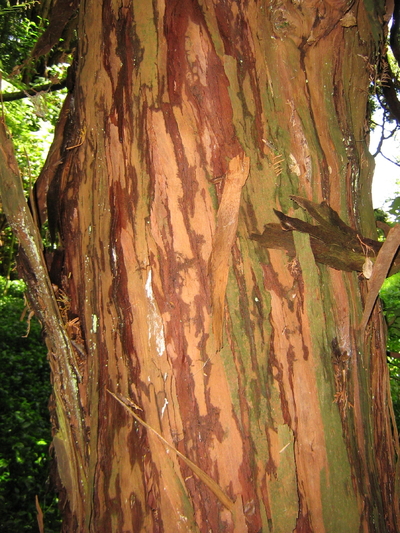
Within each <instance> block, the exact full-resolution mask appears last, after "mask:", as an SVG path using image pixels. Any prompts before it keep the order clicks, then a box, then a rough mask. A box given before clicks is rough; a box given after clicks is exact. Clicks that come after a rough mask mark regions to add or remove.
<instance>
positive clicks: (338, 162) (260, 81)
mask: <svg viewBox="0 0 400 533" xmlns="http://www.w3.org/2000/svg"><path fill="white" fill-rule="evenodd" d="M384 9H385V6H384V2H383V1H382V2H375V3H372V2H368V1H365V2H362V1H361V0H356V1H355V2H352V3H349V2H348V1H340V2H338V1H336V2H328V1H327V2H320V1H307V2H289V1H275V2H272V3H267V2H245V1H239V2H225V1H219V0H214V1H211V0H179V1H178V0H167V1H166V2H165V3H164V2H161V1H154V2H152V3H149V2H144V1H143V0H134V1H133V2H129V3H127V2H124V1H122V0H121V1H120V0H115V1H113V2H111V0H103V1H102V2H91V1H89V2H86V3H81V5H80V14H79V21H80V22H79V29H78V32H79V50H78V59H77V73H76V84H75V87H74V89H73V91H72V97H71V104H70V106H71V107H70V112H69V118H68V120H67V122H66V125H65V129H64V132H65V134H64V143H59V144H58V145H57V150H60V153H61V156H62V158H63V162H64V164H63V165H62V166H61V168H60V169H59V171H58V173H57V174H55V176H54V177H53V179H52V184H50V185H49V191H50V190H53V191H57V194H54V195H53V198H54V202H52V204H51V207H52V208H53V211H54V208H55V207H57V210H58V214H57V217H56V218H57V220H58V224H59V232H60V239H61V243H62V246H63V247H64V249H65V263H64V266H63V270H62V275H63V280H62V287H61V288H62V290H63V291H64V292H65V294H66V295H67V296H68V307H69V317H68V318H69V321H72V320H75V322H74V324H75V327H76V328H77V329H76V330H75V344H78V345H79V349H78V348H77V357H79V359H80V361H79V364H80V371H81V374H82V380H81V382H80V383H79V390H78V399H79V404H80V406H81V410H82V416H83V420H84V425H85V430H84V440H85V446H86V447H85V456H84V457H85V463H84V467H83V470H84V472H83V473H82V476H81V480H80V483H81V485H80V486H81V493H82V497H81V500H80V502H79V505H78V504H77V501H76V500H74V497H73V495H72V493H71V490H72V489H71V487H72V486H73V485H71V483H69V482H68V480H67V477H66V474H65V471H64V458H65V457H64V456H63V453H62V452H59V449H62V447H60V446H59V445H57V444H56V454H57V459H58V468H59V472H60V477H61V481H62V483H63V485H64V489H65V501H64V502H63V503H64V504H65V507H64V516H65V521H64V530H65V531H92V532H99V531H115V532H119V531H121V532H122V531H143V532H144V531H148V532H150V531H165V532H170V531H176V530H178V531H199V532H206V531H213V532H217V531H236V532H242V531H248V532H259V531H279V532H282V533H287V532H288V531H296V532H297V533H300V532H315V533H323V532H335V531H338V532H341V533H342V532H343V531H364V532H371V533H372V532H374V531H387V532H394V531H396V530H397V528H398V519H399V510H398V495H397V493H396V490H397V489H396V487H395V471H396V468H397V467H396V464H397V463H396V461H397V457H398V441H397V435H395V434H394V433H393V428H392V426H391V423H392V421H391V418H390V413H389V409H388V404H389V403H390V398H389V394H388V386H387V379H388V378H387V371H386V369H385V346H384V334H383V324H382V321H381V316H380V314H379V311H378V310H375V312H374V315H373V318H372V321H371V322H370V325H369V326H368V328H367V331H366V335H365V336H363V335H362V334H361V332H360V331H359V330H357V325H358V324H359V323H360V319H361V316H362V310H363V299H364V297H365V293H366V290H367V289H366V286H365V282H362V281H361V280H359V279H358V277H357V275H356V274H354V273H350V272H342V271H337V270H334V269H332V268H329V267H327V266H321V265H316V263H315V259H314V256H313V253H312V250H311V247H310V242H309V237H308V235H305V234H301V233H299V232H296V231H295V232H294V235H293V239H294V247H295V251H296V257H295V258H294V259H292V260H290V261H289V260H288V258H287V255H286V253H285V252H284V251H281V250H268V251H267V250H265V249H263V248H262V247H261V246H260V245H259V244H258V243H257V242H255V241H253V240H251V239H250V236H251V235H252V234H253V233H259V234H261V233H262V231H263V227H264V225H265V224H268V223H272V222H276V219H275V215H274V212H273V209H277V210H279V211H282V212H284V213H288V214H289V215H296V217H301V216H302V214H301V213H299V212H297V211H296V213H295V212H294V210H295V206H294V205H293V203H292V202H291V200H290V198H289V197H290V195H292V194H295V195H297V196H302V197H306V198H308V199H309V200H311V201H313V202H321V201H323V200H325V201H326V202H327V203H328V204H329V205H330V206H331V207H332V208H333V209H334V210H336V211H337V212H338V213H339V215H340V216H341V218H342V219H343V220H344V221H345V222H346V224H349V225H350V226H351V227H353V228H354V229H356V230H359V231H360V232H361V233H362V234H363V235H365V236H366V237H368V236H370V237H373V226H372V207H371V200H370V181H371V162H370V161H371V160H370V155H369V154H368V150H367V140H368V139H367V135H366V131H365V123H366V118H367V115H366V113H367V97H368V86H369V65H370V64H373V62H374V61H375V58H376V56H377V55H378V54H379V45H380V42H381V41H382V39H383V24H384V17H385V16H386V14H385V11H384ZM343 17H345V18H343ZM59 134H60V135H62V129H61V128H59ZM56 142H57V140H56ZM60 146H61V148H59V147H60ZM247 158H249V161H250V171H249V173H248V177H247V172H244V170H243V171H241V172H242V174H241V177H242V178H243V179H241V180H239V181H240V183H239V181H238V182H237V183H236V185H234V187H233V188H234V189H235V191H234V196H235V198H234V201H233V203H232V205H233V204H234V209H233V210H232V212H233V216H232V217H227V218H226V217H222V215H221V213H222V211H223V210H224V207H223V206H224V198H227V197H228V196H229V195H228V193H229V189H228V187H229V186H230V185H229V183H230V181H229V179H230V176H231V171H232V165H234V162H235V161H243V162H244V161H246V160H247ZM245 174H246V175H245ZM246 177H247V180H246ZM44 181H45V180H44ZM229 198H231V199H232V198H233V196H232V197H229ZM221 206H222V207H221ZM49 207H50V206H48V208H49ZM219 209H221V210H220V211H219ZM228 211H229V210H228ZM219 215H220V216H219ZM236 224H237V230H236V228H235V225H236ZM232 230H234V232H233V233H235V234H237V236H236V237H233V236H232ZM219 252H221V254H220V255H219ZM227 256H229V258H228V259H229V271H228V273H226V267H225V270H224V271H223V275H222V276H221V277H220V276H219V274H218V275H216V272H218V268H219V267H218V264H219V263H218V261H221V262H222V263H223V264H224V265H226V260H227ZM222 263H221V264H222ZM226 274H227V285H226V289H225V287H224V286H223V285H224V283H225V278H226ZM222 299H223V300H224V306H223V309H222V311H223V313H222V331H221V312H220V311H218V309H217V308H218V307H219V306H220V303H221V301H222ZM218 313H219V315H218V320H216V315H217V314H218ZM212 324H214V325H215V324H217V325H216V326H215V327H214V329H213V327H212ZM221 333H222V335H221ZM50 334H51V333H50ZM220 348H221V349H220ZM60 387H61V383H60V381H59V380H58V379H57V377H56V376H55V388H56V389H57V388H59V389H57V390H58V391H59V394H60V395H62V389H61V388H60ZM108 390H109V391H111V392H112V393H115V394H117V395H119V396H117V397H119V398H125V399H128V400H129V399H130V400H131V401H133V402H134V404H136V405H137V406H139V407H140V409H141V411H140V412H138V413H136V414H137V415H138V416H139V417H140V419H141V420H143V421H145V422H146V423H147V424H148V426H150V427H151V428H152V430H154V431H155V432H157V433H158V434H159V435H161V436H162V437H163V438H165V439H166V440H167V441H168V442H169V443H170V444H171V445H172V446H174V447H175V448H176V449H177V450H179V452H181V453H182V454H183V455H184V456H185V457H187V458H188V459H190V460H191V461H192V462H193V463H195V464H196V465H197V466H198V467H200V468H201V470H202V471H204V472H205V473H207V475H208V476H210V477H211V478H212V479H213V480H214V481H215V482H216V483H217V484H218V486H219V487H220V489H221V490H222V491H223V493H224V494H225V495H226V497H227V498H229V500H231V501H232V502H234V510H232V509H230V510H229V509H228V508H227V505H224V503H223V501H224V499H223V498H221V497H218V493H217V492H218V491H214V492H213V491H212V490H210V488H209V486H207V485H206V484H205V483H204V482H203V481H202V479H201V475H200V477H198V476H196V475H194V474H193V471H192V470H191V468H190V467H189V466H188V464H187V463H185V462H182V461H181V459H179V458H178V456H177V455H176V454H174V453H172V452H171V450H168V448H166V447H165V445H164V444H163V442H162V441H161V440H160V438H159V437H158V436H157V435H156V434H155V433H154V431H149V430H148V429H146V427H144V426H143V425H142V424H141V423H140V422H138V420H137V418H136V419H135V418H134V417H133V416H131V414H130V413H129V412H128V411H127V409H126V408H125V407H124V406H123V405H121V404H120V403H119V402H118V401H117V400H116V398H115V397H113V396H112V395H110V394H109V393H108V392H107V391H108ZM64 418H65V420H68V418H69V419H70V420H71V419H72V418H73V415H71V414H70V413H66V414H65V415H64ZM57 439H59V436H58V434H56V435H55V442H56V443H57V442H58V441H57ZM58 444H59V443H58ZM76 482H77V480H76V479H74V483H76ZM226 501H228V500H226ZM228 507H229V505H228Z"/></svg>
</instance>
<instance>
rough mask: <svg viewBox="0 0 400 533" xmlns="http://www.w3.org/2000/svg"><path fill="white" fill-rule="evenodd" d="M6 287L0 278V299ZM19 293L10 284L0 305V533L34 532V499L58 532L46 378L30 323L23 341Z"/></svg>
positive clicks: (49, 528) (42, 351)
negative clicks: (50, 472)
mask: <svg viewBox="0 0 400 533" xmlns="http://www.w3.org/2000/svg"><path fill="white" fill-rule="evenodd" d="M5 284H6V280H5V279H4V278H0V294H3V293H4V289H5ZM23 290H24V285H23V283H22V282H20V281H13V282H9V286H8V290H7V296H5V297H4V296H3V297H2V298H1V299H0V365H1V370H2V379H1V381H0V411H1V418H0V509H1V513H0V531H2V532H3V533H20V532H23V531H29V532H31V531H38V527H37V520H36V508H35V496H36V495H38V498H39V502H40V505H41V507H42V510H43V512H44V517H45V530H46V533H51V532H56V531H59V530H60V520H59V516H58V508H57V502H56V498H55V495H54V491H52V490H51V487H50V483H49V463H50V458H49V445H50V442H51V432H50V422H49V412H48V408H47V404H48V400H49V396H50V392H51V385H50V377H49V374H50V372H49V366H48V362H47V350H46V347H45V346H44V343H43V341H42V339H41V328H40V325H39V324H38V322H37V321H36V320H35V319H32V320H31V327H30V333H29V336H28V337H25V335H26V332H27V323H26V321H25V322H21V321H20V316H21V313H22V311H23V308H24V300H23V296H22V294H23Z"/></svg>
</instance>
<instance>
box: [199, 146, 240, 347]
mask: <svg viewBox="0 0 400 533" xmlns="http://www.w3.org/2000/svg"><path fill="white" fill-rule="evenodd" d="M249 168H250V160H249V158H248V157H246V156H245V155H244V154H242V155H241V156H240V155H237V156H236V157H234V158H233V159H231V161H230V162H229V168H228V173H227V175H226V177H225V183H224V190H223V192H222V198H221V203H220V205H219V208H218V213H217V227H216V230H215V235H214V239H213V246H212V251H211V256H210V267H209V269H210V275H211V287H212V306H213V333H214V337H215V348H216V351H217V352H218V351H219V350H220V349H221V348H222V331H223V320H224V302H225V291H226V284H227V282H228V272H229V257H230V254H231V250H232V246H233V244H234V242H235V238H236V231H237V226H238V219H239V208H240V197H241V193H242V187H243V185H244V184H245V183H246V180H247V176H248V175H249Z"/></svg>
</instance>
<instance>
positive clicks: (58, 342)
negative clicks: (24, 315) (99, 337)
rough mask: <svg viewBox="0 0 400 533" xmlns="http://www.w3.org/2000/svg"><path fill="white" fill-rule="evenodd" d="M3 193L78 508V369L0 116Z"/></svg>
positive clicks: (81, 483)
mask: <svg viewBox="0 0 400 533" xmlns="http://www.w3.org/2000/svg"><path fill="white" fill-rule="evenodd" d="M0 195H1V198H2V204H3V209H4V212H5V214H6V216H7V220H8V222H9V224H10V226H11V228H12V230H13V232H14V233H15V235H16V237H17V239H18V241H19V245H20V256H21V259H22V261H23V267H24V270H25V276H24V278H25V281H26V282H27V284H28V290H29V296H30V301H31V303H32V305H33V306H34V310H35V313H36V314H37V317H38V318H39V320H40V321H41V323H42V325H43V327H44V329H45V331H46V334H47V337H46V342H47V345H48V348H49V351H50V354H51V356H50V364H51V366H52V373H53V376H54V380H55V381H54V394H55V396H56V406H57V418H58V425H59V427H58V432H57V439H58V440H57V443H58V444H57V446H56V454H57V450H61V449H63V450H64V453H62V455H63V457H62V460H63V461H64V462H66V463H67V464H65V470H64V472H67V475H66V477H64V478H63V476H62V473H60V474H61V479H62V482H63V485H64V486H65V488H66V489H67V492H68V497H69V499H70V504H71V507H73V508H74V509H73V510H75V509H77V508H80V507H81V506H82V507H83V506H84V500H85V494H86V474H85V468H84V431H83V423H82V420H83V418H82V413H81V408H80V403H79V399H78V398H79V397H78V381H79V370H78V367H77V364H76V362H75V354H74V349H73V347H72V344H71V341H70V339H69V338H68V335H67V332H66V330H65V328H64V323H63V321H62V318H61V316H60V311H59V308H58V305H57V302H56V298H55V295H54V292H53V289H52V286H51V281H50V278H49V276H48V272H47V268H46V264H45V260H44V257H43V253H42V244H41V237H40V235H39V231H38V229H37V227H36V226H35V224H34V221H33V218H32V215H31V212H30V210H29V207H28V205H27V203H26V200H25V195H24V191H23V188H22V181H21V177H20V173H19V169H18V163H17V161H16V159H15V155H14V151H13V146H12V142H11V140H10V139H9V138H8V136H7V132H6V129H5V125H4V122H3V121H1V120H0ZM58 455H59V454H58ZM58 459H59V460H61V457H58ZM67 478H68V480H67Z"/></svg>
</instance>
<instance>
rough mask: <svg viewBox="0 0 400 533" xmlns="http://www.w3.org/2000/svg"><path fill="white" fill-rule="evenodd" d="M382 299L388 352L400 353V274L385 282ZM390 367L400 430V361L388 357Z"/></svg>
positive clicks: (381, 292)
mask: <svg viewBox="0 0 400 533" xmlns="http://www.w3.org/2000/svg"><path fill="white" fill-rule="evenodd" d="M380 297H381V300H382V302H383V308H384V314H385V317H386V321H387V324H388V343H387V348H388V351H389V352H393V353H400V272H399V273H397V274H395V275H394V276H390V278H387V279H386V280H385V282H384V284H383V286H382V289H381V291H380ZM388 365H389V374H390V387H391V392H392V399H393V408H394V412H395V416H396V422H397V427H398V428H399V429H400V359H397V358H395V357H388Z"/></svg>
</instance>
